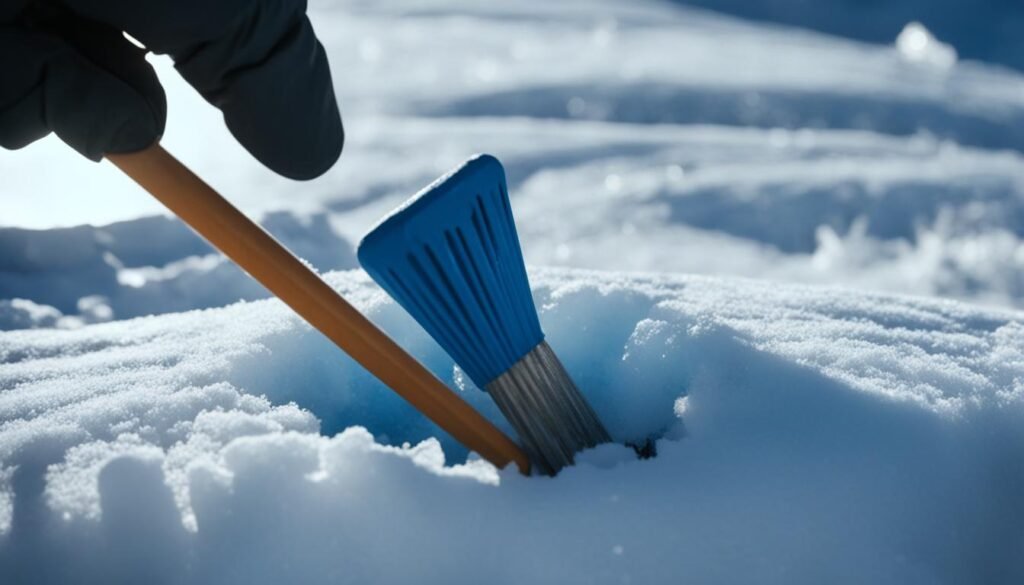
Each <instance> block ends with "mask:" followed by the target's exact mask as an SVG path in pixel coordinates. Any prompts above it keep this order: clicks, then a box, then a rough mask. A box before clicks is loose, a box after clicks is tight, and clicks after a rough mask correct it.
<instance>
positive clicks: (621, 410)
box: [0, 269, 1024, 584]
mask: <svg viewBox="0 0 1024 585" xmlns="http://www.w3.org/2000/svg"><path fill="white" fill-rule="evenodd" d="M328 278H329V281H330V282H331V283H332V284H333V285H334V286H336V287H337V288H338V289H339V290H340V291H342V292H343V294H345V295H346V296H347V297H348V298H350V299H351V300H352V301H353V302H354V303H355V304H356V305H357V306H359V307H360V308H361V309H362V310H364V311H365V312H366V313H367V314H368V315H370V316H371V318H372V319H373V320H374V321H376V322H377V323H379V324H380V325H381V326H382V327H384V328H385V329H386V330H387V331H389V332H390V333H391V334H392V335H393V336H394V337H395V338H396V339H397V340H398V341H399V342H400V343H401V344H403V345H404V346H405V347H407V348H409V349H410V350H411V351H412V352H413V353H414V354H416V355H417V356H418V357H419V358H420V359H421V360H423V361H424V363H426V364H427V365H428V367H430V368H431V369H432V370H433V371H434V372H436V373H437V374H438V375H439V376H440V377H441V378H442V379H444V380H445V381H446V382H448V383H450V384H453V385H455V386H457V387H459V388H461V389H462V391H463V395H464V396H465V398H466V399H467V400H469V401H471V402H472V403H473V404H474V405H475V406H476V407H477V408H479V409H480V410H481V411H483V412H484V413H485V414H486V415H487V416H489V417H491V418H492V419H493V420H495V421H496V422H497V423H498V424H501V425H504V422H502V421H500V420H499V418H498V415H497V411H496V409H495V408H494V407H493V405H491V404H490V402H489V400H488V399H487V397H486V395H485V394H483V393H481V392H479V391H477V390H476V389H474V388H470V387H468V386H467V384H468V383H467V382H466V380H465V378H464V376H462V375H461V373H460V372H459V371H458V370H457V369H456V368H454V367H453V364H452V362H451V361H450V359H449V358H447V357H446V356H445V355H444V354H443V353H442V352H441V351H440V349H439V348H438V347H437V346H436V345H435V344H434V343H433V342H432V341H431V340H429V339H428V338H427V337H426V335H425V334H424V333H423V332H422V330H420V329H419V328H418V327H417V326H416V325H415V324H414V323H413V322H412V321H411V320H410V319H409V318H408V317H407V316H406V315H405V314H404V313H402V312H401V310H400V309H399V308H398V307H396V306H395V305H394V304H393V303H392V302H391V301H390V300H389V299H388V298H386V297H385V296H384V295H383V293H381V292H380V290H379V289H377V288H376V287H375V286H374V285H373V284H372V283H370V282H369V280H368V279H367V278H366V276H365V275H364V274H362V273H360V272H346V273H333V274H330V275H329V276H328ZM532 279H533V283H534V286H535V296H536V300H537V304H538V307H540V310H541V320H542V323H543V325H544V327H545V330H546V331H547V333H548V339H549V342H550V343H551V345H552V346H553V347H554V348H555V350H556V351H558V352H559V353H560V354H561V355H562V357H563V359H564V361H565V363H566V365H567V367H568V368H569V370H570V371H571V372H572V373H573V375H574V376H575V377H576V379H577V381H578V382H579V384H580V386H581V388H582V389H583V390H584V391H585V392H586V393H587V395H588V396H589V398H590V400H591V401H592V403H593V405H594V407H595V408H596V409H597V411H598V412H599V414H600V415H601V416H602V418H603V419H604V421H605V422H606V424H607V426H608V427H609V430H610V431H611V433H612V434H613V436H614V437H615V438H616V440H617V441H619V442H626V441H640V440H644V439H648V438H650V439H655V440H656V441H657V443H656V450H657V456H656V457H653V458H651V459H646V460H637V458H636V457H635V455H634V453H633V451H632V450H631V449H628V448H625V447H622V446H619V445H606V446H603V447H600V448H598V449H595V450H593V451H591V452H588V453H585V454H583V455H582V456H581V457H580V459H581V460H580V462H579V464H578V465H577V466H576V467H574V468H570V469H567V470H566V471H564V472H563V473H562V474H560V475H559V476H558V477H557V478H554V479H547V478H522V477H520V476H518V475H517V474H516V473H515V472H514V471H511V470H505V471H498V470H495V469H494V468H492V467H491V466H490V465H488V464H486V463H484V462H482V461H480V460H478V459H476V458H475V457H472V456H471V457H470V458H469V459H468V461H467V460H466V459H465V457H464V453H462V452H461V451H460V450H459V448H458V447H457V446H456V445H454V444H453V443H452V442H451V440H450V439H449V438H447V437H445V436H444V435H443V434H441V433H439V432H438V430H437V429H436V428H434V427H433V426H432V425H430V424H429V423H427V422H426V421H424V420H423V419H422V417H420V416H418V415H417V414H416V413H415V412H413V411H412V410H411V409H410V408H409V407H407V406H406V405H405V404H403V403H402V402H401V401H400V399H397V398H395V397H394V396H393V395H392V394H390V392H388V391H387V390H386V389H384V388H383V387H381V386H380V384H379V383H377V382H376V381H374V380H372V379H371V378H369V377H368V375H367V374H365V373H364V372H362V371H361V370H360V369H359V368H358V367H356V366H355V365H354V364H353V363H352V362H351V361H350V360H349V359H348V358H346V357H345V356H343V355H342V354H341V353H340V352H339V351H338V350H336V349H334V348H333V347H332V346H330V344H329V343H328V342H326V341H325V340H324V339H323V338H321V337H320V336H319V335H318V334H315V333H314V332H312V331H311V330H310V329H309V327H307V326H306V325H304V324H303V323H302V322H300V321H299V320H298V319H297V318H296V317H294V316H293V315H292V314H290V313H289V312H288V310H287V309H286V308H285V307H284V306H282V305H281V304H280V303H278V302H276V301H257V302H251V303H240V304H235V305H232V306H229V307H225V308H221V309H210V310H205V311H197V312H191V313H182V314H172V315H164V316H160V317H149V318H143V319H136V320H130V321H121V322H116V323H107V324H100V325H91V326H86V327H83V328H80V329H77V330H25V331H12V332H6V333H0V364H2V365H0V574H3V575H5V576H11V578H12V579H13V580H12V581H11V582H14V583H28V582H31V583H60V582H69V581H76V582H167V583H182V582H187V583H280V582H345V583H349V582H350V583H366V582H379V583H398V582H417V583H479V582H489V583H523V582H537V583H547V582H564V583H595V582H597V583H605V582H607V583H612V582H614V583H622V582H635V583H676V582H701V583H736V582H742V581H746V580H749V577H750V576H751V575H757V576H758V579H759V582H763V583H811V582H832V583H866V582H871V583H900V584H906V583H976V582H979V581H988V582H1015V581H1018V580H1019V579H1021V578H1022V577H1024V562H1022V561H1021V558H1022V557H1021V555H1020V550H1021V547H1022V546H1024V523H1022V522H1021V521H1020V519H1021V518H1020V511H1021V510H1022V509H1024V496H1022V495H1021V494H1022V491H1021V489H1020V488H1021V486H1022V485H1024V424H1022V423H1024V420H1022V419H1024V411H1022V405H1024V341H1022V340H1024V316H1022V315H1021V314H1020V313H1016V312H1010V311H998V310H991V309H981V308H975V307H971V306H968V305H963V304H959V303H955V302H944V301H935V300H925V299H918V298H911V297H896V296H886V295H880V294H866V293H858V292H851V291H843V290H840V289H834V288H814V287H803V286H786V285H778V284H769V283H763V282H757V281H747V280H736V279H719V278H712V277H683V276H659V275H624V274H615V273H599V272H583V271H570V270H565V269H547V270H537V271H534V272H533V275H532ZM55 559H59V562H54V560H55Z"/></svg>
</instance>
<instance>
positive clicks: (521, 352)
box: [358, 154, 544, 388]
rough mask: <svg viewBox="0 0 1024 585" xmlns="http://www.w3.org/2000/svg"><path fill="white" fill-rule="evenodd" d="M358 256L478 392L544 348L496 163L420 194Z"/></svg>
mask: <svg viewBox="0 0 1024 585" xmlns="http://www.w3.org/2000/svg"><path fill="white" fill-rule="evenodd" d="M358 256H359V262H360V264H362V265H363V268H364V269H365V270H366V272H367V273H369V274H370V276H371V277H372V278H373V279H374V280H375V281H377V283H378V284H379V285H380V286H381V287H382V288H384V290H386V291H387V292H388V293H389V294H390V295H391V296H392V297H394V299H395V300H396V301H398V303H399V304H400V305H402V307H404V308H405V310H406V311H408V312H409V313H410V314H411V315H412V316H413V317H414V318H415V319H416V321H418V322H419V323H420V325H422V326H423V328H424V329H426V330H427V332H428V333H430V335H431V336H432V337H433V338H434V339H435V340H436V341H437V342H438V343H439V344H440V345H441V347H443V348H444V349H445V351H447V352H448V354H449V355H451V356H452V358H454V359H455V361H456V363H458V364H459V366H460V367H461V368H462V369H463V371H465V372H466V374H467V375H468V376H469V377H470V378H471V379H472V380H473V382H474V383H476V385H477V386H478V387H480V388H483V387H484V386H486V385H487V384H488V383H490V382H491V381H493V380H494V379H495V378H497V377H498V376H500V375H501V374H502V373H504V372H505V371H506V370H508V369H509V368H510V367H512V365H513V364H515V363H516V362H517V361H519V360H520V359H521V358H523V356H525V355H526V354H527V353H529V352H530V350H532V349H534V348H535V347H536V346H537V344H539V343H540V342H541V341H543V340H544V333H543V332H542V331H541V329H540V321H539V320H538V318H537V309H536V307H535V306H534V304H533V296H532V294H531V293H530V283H529V280H528V279H527V276H526V266H525V264H524V263H523V253H522V250H521V249H520V247H519V237H518V236H517V235H516V226H515V222H514V221H513V219H512V207H511V206H510V205H509V200H508V188H507V186H506V184H505V169H504V168H502V166H501V163H500V162H498V160H497V159H496V158H494V157H493V156H490V155H486V154H483V155H478V156H476V157H474V158H471V159H469V160H468V161H466V162H465V163H464V164H463V165H462V166H461V167H459V168H458V169H456V170H455V171H454V172H452V173H450V174H448V175H446V176H444V177H442V178H440V179H438V180H437V181H435V182H434V183H433V184H432V185H430V186H429V187H427V188H426V189H424V190H423V191H420V192H419V193H417V194H416V195H414V196H413V197H412V199H410V200H409V201H407V202H406V203H405V204H403V205H402V206H401V207H399V208H398V209H396V210H395V211H394V212H393V213H392V214H391V215H389V216H388V217H386V218H384V219H383V220H382V221H381V222H380V223H379V224H377V226H376V227H375V228H373V229H372V230H370V233H368V234H367V235H366V236H364V237H363V240H362V241H361V242H360V243H359V247H358Z"/></svg>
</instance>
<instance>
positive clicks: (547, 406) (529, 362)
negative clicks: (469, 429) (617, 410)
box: [486, 341, 611, 475]
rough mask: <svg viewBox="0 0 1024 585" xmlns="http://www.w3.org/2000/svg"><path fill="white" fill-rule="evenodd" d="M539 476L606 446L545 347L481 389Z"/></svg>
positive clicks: (600, 429)
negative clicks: (511, 429)
mask: <svg viewBox="0 0 1024 585" xmlns="http://www.w3.org/2000/svg"><path fill="white" fill-rule="evenodd" d="M486 390H487V392H489V393H490V395H491V397H492V398H493V399H494V402H495V403H497V405H498V408H499V409H501V412H502V413H503V414H504V415H505V417H506V418H507V419H508V420H509V422H510V423H512V426H513V427H514V428H515V430H516V432H517V433H518V434H519V438H520V440H521V441H522V442H523V443H524V444H523V448H524V449H525V450H526V452H527V453H528V454H529V455H530V458H531V459H532V460H533V463H534V465H535V467H537V469H538V471H541V472H542V473H545V474H548V475H554V474H555V473H557V472H558V471H559V470H560V469H562V468H563V467H565V466H566V465H572V463H573V457H574V456H575V454H576V453H578V452H579V451H580V450H582V449H586V448H589V447H594V446H596V445H599V444H601V443H606V442H608V441H611V437H609V436H608V431H606V430H605V428H604V426H603V425H602V424H601V421H600V420H598V418H597V414H595V413H594V410H593V409H592V408H591V407H590V405H589V404H588V403H587V401H586V399H585V398H584V397H583V395H582V394H581V393H580V391H579V389H578V388H577V387H576V384H574V383H573V381H572V378H570V377H569V373H568V372H566V371H565V368H564V367H563V366H562V362H561V361H559V359H558V356H556V355H555V352H554V351H552V350H551V347H550V346H548V344H547V342H545V341H542V342H540V343H539V344H537V346H536V347H534V348H533V349H532V350H530V352H529V353H527V354H526V355H525V356H523V358H522V359H520V360H519V361H518V362H516V363H515V364H513V366H512V367H511V368H509V369H508V370H507V371H506V372H505V373H503V374H502V375H500V376H498V377H497V378H496V379H494V381H492V382H491V383H489V384H487V385H486Z"/></svg>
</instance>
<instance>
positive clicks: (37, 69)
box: [0, 0, 344, 179]
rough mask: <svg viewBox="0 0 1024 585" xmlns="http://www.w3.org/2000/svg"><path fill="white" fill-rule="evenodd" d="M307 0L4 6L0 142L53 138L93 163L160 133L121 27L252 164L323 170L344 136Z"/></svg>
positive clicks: (142, 64)
mask: <svg viewBox="0 0 1024 585" xmlns="http://www.w3.org/2000/svg"><path fill="white" fill-rule="evenodd" d="M305 12H306V2H305V0H59V1H58V0H0V146H3V147H5V148H12V149H14V148H21V147H23V146H25V145H27V144H29V143H30V142H33V141H35V140H37V139H39V138H42V137H43V136H46V135H47V134H49V133H50V132H51V131H53V132H55V133H56V134H57V136H59V137H60V138H61V139H62V140H64V142H66V143H68V144H69V145H71V146H72V147H73V148H74V149H75V150H77V151H78V152H80V153H82V154H83V155H85V156H86V157H88V158H90V159H92V160H96V161H98V160H100V159H101V158H102V157H103V154H104V153H107V152H111V153H124V152H135V151H138V150H142V149H143V148H145V147H147V146H149V145H150V144H152V143H154V142H155V141H157V140H158V139H159V138H160V136H161V135H162V134H163V129H164V120H165V118H166V115H167V103H166V98H165V96H164V92H163V88H161V87H160V83H159V82H158V80H157V77H156V74H155V73H154V72H153V69H152V68H151V67H150V66H149V64H148V63H147V62H146V61H145V60H144V58H143V57H144V55H145V53H146V51H145V50H142V49H139V48H137V47H136V46H135V45H133V44H132V43H130V42H129V41H128V40H127V39H125V38H124V36H123V35H122V34H121V31H124V32H127V33H128V34H129V35H131V36H132V37H134V38H135V39H138V40H139V41H140V42H141V43H143V44H144V45H145V46H146V48H147V50H149V51H153V52H154V53H158V54H168V55H170V56H171V58H172V59H173V60H174V64H175V67H176V68H177V70H178V72H179V73H181V75H182V77H184V78H185V80H186V81H188V82H189V83H190V84H191V85H192V87H194V88H196V90H198V91H199V93H200V94H202V95H203V97H204V98H206V99H207V101H209V102H210V103H212V104H213V105H215V106H217V107H218V108H220V110H221V111H222V112H223V114H224V121H225V123H226V124H227V126H228V129H229V130H230V131H231V133H232V134H233V135H234V136H235V138H237V139H238V141H239V142H240V143H242V145H243V146H244V147H245V148H246V149H247V150H248V151H249V152H250V153H252V155H253V156H255V157H256V158H257V159H259V160H260V162H262V163H263V164H265V165H267V166H268V167H270V168H271V169H273V170H274V171H276V172H278V173H280V174H282V175H284V176H286V177H290V178H294V179H310V178H313V177H316V176H318V175H320V174H322V173H323V172H324V171H326V170H327V169H328V168H330V167H331V165H333V164H334V162H335V161H336V160H337V159H338V156H339V155H340V154H341V148H342V145H343V143H344V131H343V129H342V125H341V115H340V114H339V113H338V105H337V101H336V99H335V97H334V89H333V87H332V84H331V74H330V70H329V68H328V65H327V55H326V54H325V52H324V49H323V47H322V46H321V45H320V43H319V41H317V39H316V36H315V35H314V33H313V28H312V26H311V25H310V23H309V19H308V18H307V17H306V14H305Z"/></svg>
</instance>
